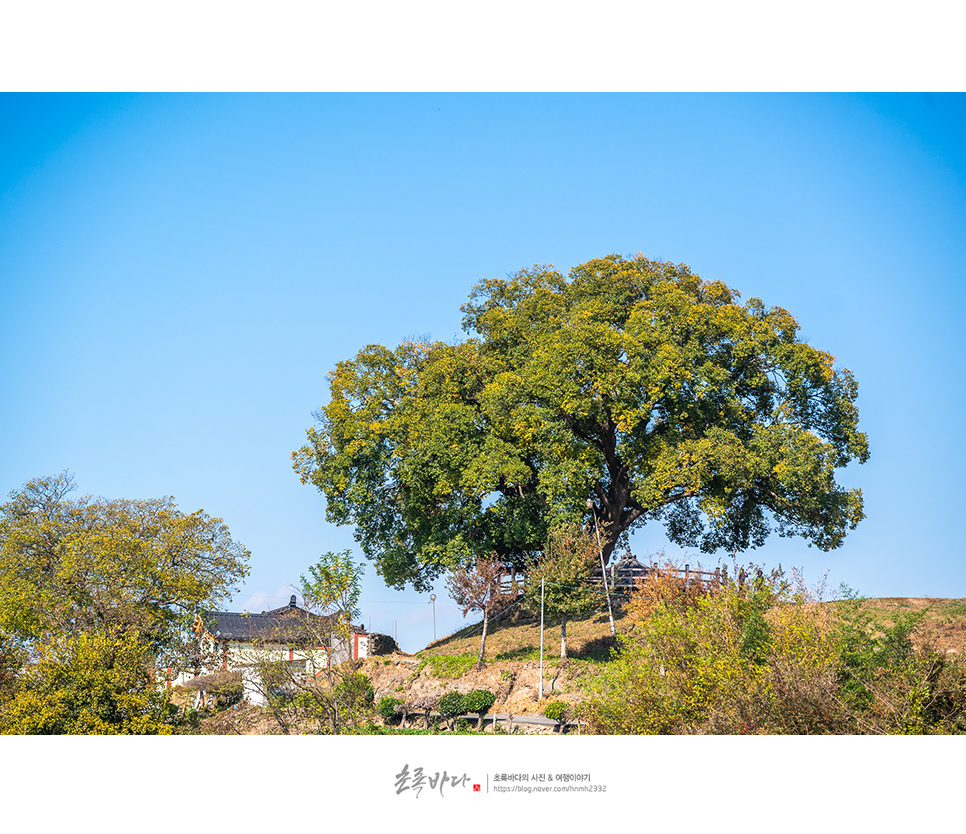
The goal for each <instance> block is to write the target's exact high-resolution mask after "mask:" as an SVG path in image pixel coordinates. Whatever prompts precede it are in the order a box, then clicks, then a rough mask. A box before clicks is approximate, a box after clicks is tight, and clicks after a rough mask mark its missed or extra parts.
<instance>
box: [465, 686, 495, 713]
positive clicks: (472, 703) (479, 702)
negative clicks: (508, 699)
mask: <svg viewBox="0 0 966 834" xmlns="http://www.w3.org/2000/svg"><path fill="white" fill-rule="evenodd" d="M495 702H496V695H494V694H493V693H492V692H490V690H489V689H474V690H473V691H472V692H468V693H467V694H466V695H465V696H464V698H463V709H464V711H465V712H476V713H479V714H480V715H482V714H484V713H486V712H489V710H490V707H492V706H493V704H494V703H495Z"/></svg>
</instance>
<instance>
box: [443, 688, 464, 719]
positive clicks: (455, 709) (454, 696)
mask: <svg viewBox="0 0 966 834" xmlns="http://www.w3.org/2000/svg"><path fill="white" fill-rule="evenodd" d="M436 711H437V712H438V713H439V714H440V715H441V716H443V718H456V717H457V716H459V715H462V714H463V713H464V712H466V703H465V699H464V697H463V695H461V694H460V693H459V692H455V691H454V692H447V693H446V694H445V695H444V696H443V697H442V698H440V699H439V702H438V703H437V704H436Z"/></svg>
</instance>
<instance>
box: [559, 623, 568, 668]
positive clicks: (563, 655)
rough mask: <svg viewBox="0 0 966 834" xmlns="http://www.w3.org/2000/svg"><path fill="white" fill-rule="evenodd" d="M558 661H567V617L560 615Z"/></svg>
mask: <svg viewBox="0 0 966 834" xmlns="http://www.w3.org/2000/svg"><path fill="white" fill-rule="evenodd" d="M560 659H561V660H566V659H567V615H566V614H561V615H560Z"/></svg>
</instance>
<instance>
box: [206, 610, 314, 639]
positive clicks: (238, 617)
mask: <svg viewBox="0 0 966 834" xmlns="http://www.w3.org/2000/svg"><path fill="white" fill-rule="evenodd" d="M282 610H285V609H282ZM328 619H329V618H327V617H319V616H317V615H315V614H309V613H308V612H307V611H303V610H301V609H295V610H294V612H293V614H287V615H280V614H276V613H275V612H274V611H273V612H266V613H264V614H248V613H243V614H237V613H234V612H231V611H205V612H203V613H202V621H203V622H204V626H205V628H206V629H207V630H208V632H209V634H211V636H212V637H214V638H215V639H216V640H240V641H250V640H278V641H292V640H304V639H306V638H308V639H310V640H312V641H313V642H316V641H318V640H319V639H320V638H322V637H327V636H328V633H327V632H328V630H329V624H328V622H327V620H328Z"/></svg>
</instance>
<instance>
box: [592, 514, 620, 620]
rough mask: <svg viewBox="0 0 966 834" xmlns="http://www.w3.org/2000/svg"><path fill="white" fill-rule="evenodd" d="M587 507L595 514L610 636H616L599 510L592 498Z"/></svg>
mask: <svg viewBox="0 0 966 834" xmlns="http://www.w3.org/2000/svg"><path fill="white" fill-rule="evenodd" d="M587 509H588V510H590V511H591V513H592V514H593V516H594V532H595V533H596V534H597V552H598V553H599V554H600V578H601V579H602V580H603V582H604V594H605V595H606V596H607V616H608V617H610V636H611V637H616V636H617V629H616V628H614V612H613V610H611V607H610V590H609V589H608V588H607V569H606V568H605V567H604V548H603V546H602V545H601V543H600V528H599V527H598V526H597V510H596V509H595V508H594V502H593V501H592V500H591V499H590V498H588V499H587Z"/></svg>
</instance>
